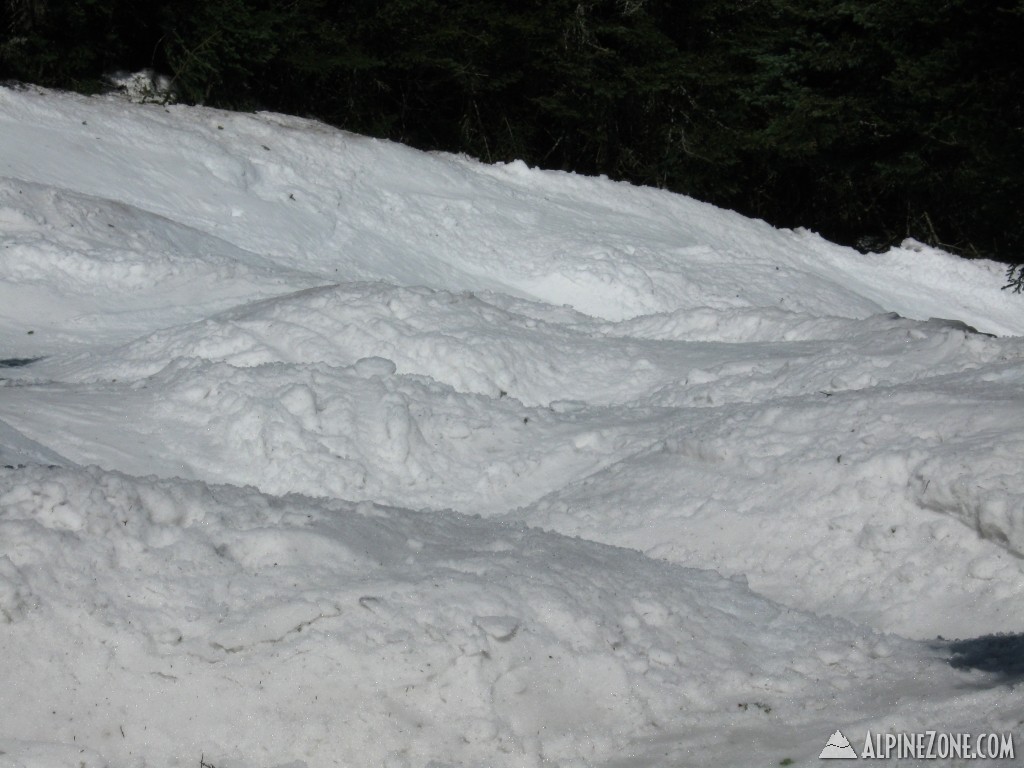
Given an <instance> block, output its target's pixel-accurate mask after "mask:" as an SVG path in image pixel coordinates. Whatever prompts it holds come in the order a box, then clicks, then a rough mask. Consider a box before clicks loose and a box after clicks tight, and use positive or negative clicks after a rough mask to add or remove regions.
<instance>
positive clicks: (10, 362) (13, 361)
mask: <svg viewBox="0 0 1024 768" xmlns="http://www.w3.org/2000/svg"><path fill="white" fill-rule="evenodd" d="M42 359H43V358H41V357H6V358H3V359H0V368H22V367H24V366H26V365H31V364H32V363H34V362H36V361H37V360H42Z"/></svg>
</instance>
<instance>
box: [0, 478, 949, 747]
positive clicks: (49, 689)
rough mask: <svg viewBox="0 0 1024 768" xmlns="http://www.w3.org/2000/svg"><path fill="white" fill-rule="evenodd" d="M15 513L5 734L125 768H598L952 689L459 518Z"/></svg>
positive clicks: (745, 609)
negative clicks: (150, 710)
mask: <svg viewBox="0 0 1024 768" xmlns="http://www.w3.org/2000/svg"><path fill="white" fill-rule="evenodd" d="M0 510H2V513H0V628H2V629H3V631H2V632H0V653H2V655H3V657H4V658H7V659H12V658H17V659H20V660H21V662H22V663H20V664H19V665H18V666H17V667H16V668H11V669H9V670H8V672H7V673H6V676H7V680H6V684H5V685H4V686H3V687H2V688H0V702H2V706H3V709H4V711H5V712H6V713H7V714H6V715H5V729H6V730H8V732H15V733H20V734H22V735H23V737H25V738H26V739H40V738H45V739H46V740H48V741H50V742H54V743H61V744H65V745H67V744H70V743H72V742H75V743H76V744H79V745H82V747H83V748H87V749H89V750H92V751H94V752H95V753H97V754H102V755H104V756H105V757H106V758H107V759H111V760H117V761H123V760H129V758H130V756H132V755H136V756H141V757H142V758H143V759H144V760H145V761H146V762H147V763H148V764H153V763H157V764H184V763H191V762H194V761H196V760H198V759H199V755H201V754H203V755H205V756H206V757H207V758H208V759H209V761H210V762H214V763H215V764H218V765H220V764H221V762H222V759H225V760H229V761H237V764H239V765H242V764H246V765H279V764H282V763H285V762H288V761H302V762H303V763H308V764H310V765H325V764H327V763H328V762H329V760H330V759H332V758H336V757H337V756H338V755H358V756H359V762H360V763H361V764H365V765H415V766H422V765H426V764H429V761H430V760H432V759H433V760H439V761H441V762H443V763H444V764H451V762H452V761H455V762H456V763H458V764H482V763H487V764H489V765H507V766H513V765H514V766H525V765H529V766H540V765H542V764H543V765H563V764H564V765H582V764H597V763H601V762H603V761H606V760H609V759H611V758H614V757H616V756H619V755H622V754H624V753H627V752H629V751H632V750H634V749H637V748H643V746H644V743H645V742H646V741H648V740H652V739H664V738H665V737H666V736H667V735H668V734H672V733H678V732H681V731H683V730H685V729H686V728H687V727H689V726H690V725H691V724H692V723H693V722H695V721H696V720H700V721H701V722H703V723H705V724H707V723H714V724H715V725H716V726H719V727H722V728H728V727H730V726H741V727H744V728H752V729H754V730H755V731H756V730H758V729H761V730H769V729H772V728H777V727H779V722H780V721H781V722H784V723H786V726H787V727H788V728H791V729H793V731H794V732H798V731H799V724H800V723H801V722H802V721H806V720H807V719H812V720H814V721H815V722H816V721H818V720H820V719H821V718H822V717H823V715H827V714H829V713H828V712H825V713H822V712H820V711H808V710H806V709H805V708H804V706H803V705H801V704H800V703H799V702H801V701H804V700H806V698H807V697H808V696H809V695H812V693H813V695H814V696H816V697H819V698H820V699H821V700H823V701H827V700H828V699H829V698H830V697H829V695H827V694H826V693H825V692H824V690H823V689H825V690H831V691H834V692H835V693H836V694H838V693H840V692H842V691H843V690H844V689H845V688H846V687H847V686H848V685H849V681H851V680H854V679H863V678H864V676H865V675H868V676H870V678H871V679H872V680H873V682H872V683H870V684H869V685H868V687H869V688H871V687H873V688H876V689H881V688H882V687H883V686H885V687H893V686H897V685H900V684H902V682H904V681H907V680H911V679H914V678H919V679H931V680H933V681H940V680H942V679H944V678H945V677H949V676H953V675H955V674H957V673H954V672H953V671H952V670H950V669H949V668H948V666H946V665H945V664H943V663H942V662H941V660H938V659H929V657H928V654H924V653H921V651H919V650H917V649H915V648H914V646H912V645H910V644H908V643H906V642H904V641H899V640H894V639H891V638H883V637H881V636H876V635H873V634H871V633H868V632H865V631H863V630H859V629H856V628H855V627H853V626H852V625H848V624H844V623H841V622H835V621H830V620H821V619H816V618H814V617H811V616H808V615H805V614H800V613H796V612H793V611H787V610H784V609H780V608H778V607H776V606H775V605H773V604H771V603H769V602H767V601H765V600H764V599H762V598H759V597H757V596H755V595H753V594H752V593H751V592H750V591H749V590H748V589H747V588H746V587H745V586H744V585H742V584H741V583H738V582H737V581H734V580H728V579H723V578H722V577H720V576H718V575H717V574H713V573H709V572H705V571H697V570H693V569H686V568H680V567H677V566H673V565H669V564H666V563H659V562H655V561H652V560H649V559H647V558H644V557H643V556H641V555H640V554H638V553H636V552H631V551H627V550H621V549H614V548H610V547H604V546H600V545H596V544H592V543H588V542H583V541H578V540H572V539H567V538H563V537H560V536H556V535H552V534H544V533H541V532H539V531H536V530H530V529H526V528H522V527H519V526H515V525H507V524H501V523H495V522H490V521H486V520H480V519H473V518H468V517H464V516H458V515H450V514H443V513H433V514H429V515H425V514H417V513H414V512H410V511H407V510H402V509H396V508H389V507H383V506H380V505H377V504H370V503H364V504H359V505H353V504H350V503H346V502H341V501H323V500H322V501H315V500H311V499H308V498H302V497H297V496H289V497H268V496H264V495H261V494H258V493H256V492H254V491H252V490H248V489H244V488H238V487H227V486H219V487H217V486H213V487H211V486H206V485H201V484H196V483H182V482H173V483H172V482H166V481H156V480H152V479H150V480H146V479H136V478H131V477H128V476H124V475H120V474H116V473H109V472H103V471H100V470H98V469H95V468H92V469H86V470H75V469H59V468H54V469H46V468H43V467H30V468H26V469H23V470H16V471H11V470H0ZM29 687H31V691H32V694H31V695H30V696H26V695H25V693H26V692H27V691H28V689H29ZM153 700H159V702H160V712H161V716H160V718H158V719H152V718H148V717H146V716H145V712H146V706H147V702H150V701H153ZM751 701H756V702H758V705H757V706H758V707H759V708H760V709H761V711H762V712H765V713H766V712H769V711H770V712H773V713H775V714H776V716H775V717H774V718H771V719H769V718H767V717H762V718H761V721H760V722H759V721H758V719H757V718H755V717H752V716H751V715H749V714H748V713H746V712H745V711H744V708H742V707H737V703H738V702H740V703H743V702H751ZM87 702H95V703H96V706H88V707H86V706H85V704H86V703H87ZM831 714H832V715H834V716H838V712H832V713H831ZM844 714H845V715H846V716H847V717H848V716H849V714H850V713H849V712H846V713H844ZM268 722H275V723H276V724H277V726H276V727H275V728H268V727H267V723H268ZM573 760H575V761H576V762H572V761H573ZM564 761H569V762H564ZM581 761H582V762H581ZM85 762H86V763H87V764H88V759H86V760H85ZM698 762H700V763H702V764H707V763H708V760H704V759H702V760H699V761H698ZM95 764H97V765H103V764H105V763H101V762H99V761H98V760H97V761H95Z"/></svg>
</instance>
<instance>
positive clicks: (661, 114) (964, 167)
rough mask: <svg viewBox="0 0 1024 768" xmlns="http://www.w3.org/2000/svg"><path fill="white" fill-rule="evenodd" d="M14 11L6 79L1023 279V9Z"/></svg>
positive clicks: (819, 1)
mask: <svg viewBox="0 0 1024 768" xmlns="http://www.w3.org/2000/svg"><path fill="white" fill-rule="evenodd" d="M2 2H3V14H4V16H5V18H3V19H2V28H0V29H2V33H3V37H2V38H0V80H3V81H5V82H10V81H17V82H23V83H33V84H39V85H43V86H49V87H56V88H64V89H72V90H77V91H81V92H85V93H95V92H99V91H102V90H103V89H104V88H107V87H109V84H108V82H107V81H106V80H105V75H107V74H109V73H111V72H113V71H116V70H126V71H135V70H138V69H143V68H152V69H153V70H155V71H157V72H160V73H163V74H165V75H166V76H167V77H169V78H170V79H171V80H172V82H173V87H174V91H175V93H176V98H177V99H178V100H180V101H183V102H187V103H193V104H205V105H208V106H215V107H222V108H229V109H239V110H257V109H263V110H274V111H280V112H286V113H291V114H297V115H304V116H309V117H315V118H317V119H320V120H323V121H324V122H327V123H329V124H331V125H334V126H338V127H340V128H344V129H347V130H351V131H355V132H358V133H362V134H367V135H371V136H377V137H382V138H388V139H393V140H397V141H401V142H404V143H407V144H410V145H412V146H415V147H418V148H422V149H431V150H445V151H452V152H463V153H466V154H469V155H471V156H474V157H477V158H480V159H482V160H485V161H508V160H513V159H522V160H525V161H526V162H528V163H529V164H531V165H535V166H540V167H543V168H553V169H563V170H571V171H575V172H579V173H586V174H605V175H607V176H609V177H610V178H613V179H621V180H627V181H630V182H633V183H636V184H645V185H652V186H657V187H661V188H665V189H668V190H672V191H675V192H680V193H684V194H687V195H692V196H694V197H696V198H699V199H701V200H705V201H708V202H711V203H714V204H716V205H719V206H723V207H727V208H731V209H734V210H737V211H739V212H741V213H743V214H746V215H748V216H755V217H758V218H762V219H765V220H767V221H768V222H770V223H772V224H774V225H776V226H781V227H805V228H808V229H812V230H815V231H817V232H820V233H821V234H822V235H824V236H826V237H828V238H829V239H832V240H834V241H836V242H840V243H843V244H847V245H852V246H854V247H857V248H859V249H861V250H864V251H869V250H884V249H885V248H887V247H889V246H890V245H893V244H896V243H899V242H901V241H902V240H904V239H905V238H907V237H912V238H915V239H917V240H919V241H922V242H925V243H927V244H930V245H934V246H938V247H942V248H945V249H947V250H950V251H952V252H954V253H958V254H961V255H964V256H967V257H985V258H992V259H996V260H999V261H1003V262H1006V263H1009V264H1017V263H1019V262H1021V261H1024V258H1022V256H1021V250H1022V247H1021V246H1022V244H1024V237H1022V232H1024V98H1022V93H1024V78H1022V67H1024V57H1022V56H1021V55H1020V53H1019V46H1020V40H1021V39H1024V0H939V1H938V2H936V0H927V1H926V0H515V1H513V0H448V1H447V2H445V1H442V0H348V1H341V2H334V1H331V0H291V1H290V2H281V1H280V0H202V1H201V2H200V0H175V1H173V2H140V1H139V0H2ZM1013 277H1014V274H1013V273H1011V279H1012V278H1013ZM1016 277H1017V278H1018V279H1019V278H1020V272H1019V271H1018V272H1017V273H1016Z"/></svg>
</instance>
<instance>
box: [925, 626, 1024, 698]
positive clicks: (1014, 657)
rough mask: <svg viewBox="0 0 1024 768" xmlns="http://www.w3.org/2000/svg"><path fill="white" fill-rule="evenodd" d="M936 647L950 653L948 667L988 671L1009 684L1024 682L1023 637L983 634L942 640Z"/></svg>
mask: <svg viewBox="0 0 1024 768" xmlns="http://www.w3.org/2000/svg"><path fill="white" fill-rule="evenodd" d="M935 647H936V648H939V649H944V650H947V651H949V652H950V657H949V665H950V666H951V667H953V668H954V669H962V670H978V671H979V672H987V673H988V674H990V675H994V676H995V677H996V678H997V680H998V682H1000V683H1004V684H1006V685H1014V684H1016V683H1018V682H1021V681H1022V680H1024V634H998V635H982V636H981V637H972V638H968V639H966V640H944V639H943V638H941V637H940V638H939V642H938V643H937V644H936V646H935Z"/></svg>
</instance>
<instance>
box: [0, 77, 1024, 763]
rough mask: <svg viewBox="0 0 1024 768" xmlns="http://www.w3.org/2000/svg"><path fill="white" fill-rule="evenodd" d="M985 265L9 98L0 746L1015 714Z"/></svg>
mask: <svg viewBox="0 0 1024 768" xmlns="http://www.w3.org/2000/svg"><path fill="white" fill-rule="evenodd" d="M1002 282H1003V275H1002V268H1001V267H1000V266H999V265H996V264H992V263H988V262H965V261H962V260H959V259H957V258H955V257H953V256H950V255H948V254H945V253H942V252H939V251H936V250H933V249H930V248H928V247H925V246H923V245H921V244H918V243H915V242H911V241H908V242H907V243H905V244H904V246H903V247H902V248H898V249H893V250H892V251H890V252H889V253H886V254H880V255H873V256H864V255H860V254H857V253H855V252H853V251H851V250H848V249H844V248H840V247H838V246H835V245H832V244H830V243H827V242H825V241H824V240H822V239H820V238H819V237H817V236H816V235H814V234H812V233H808V232H804V231H785V230H781V231H780V230H776V229H773V228H771V227H769V226H768V225H766V224H765V223H763V222H758V221H751V220H748V219H745V218H742V217H740V216H738V215H736V214H734V213H730V212H727V211H723V210H720V209H716V208H714V207H712V206H709V205H705V204H702V203H699V202H696V201H694V200H691V199H688V198H684V197H680V196H677V195H672V194H668V193H665V192H662V191H657V190H652V189H643V188H637V187H633V186H630V185H627V184H620V183H613V182H610V181H608V180H602V179H590V178H583V177H579V176H576V175H572V174H565V173H554V172H542V171H538V170H533V169H530V168H528V167H527V166H525V165H524V164H522V163H511V164H508V165H483V164H480V163H477V162H475V161H472V160H469V159H467V158H464V157H456V156H451V155H436V154H424V153H420V152H416V151H413V150H411V149H408V148H405V147H402V146H398V145H395V144H390V143H387V142H381V141H376V140H371V139H367V138H363V137H359V136H353V135H350V134H346V133H343V132H340V131H336V130H333V129H330V128H327V127H325V126H323V125H321V124H318V123H315V122H310V121H307V120H301V119H298V118H292V117H285V116H281V115H275V114H255V115H249V114H230V113H224V112H218V111H214V110H209V109H200V108H189V107H184V106H164V105H159V104H149V105H137V104H131V103H129V102H128V101H126V100H124V99H123V98H119V97H116V96H107V97H96V98H83V97H78V96H71V95H66V94H56V93H51V92H45V91H41V90H38V89H10V88H6V89H0V712H3V713H4V714H3V716H2V718H0V768H35V767H36V766H38V767H39V768H56V767H57V766H61V767H63V766H68V767H74V768H102V767H105V766H109V767H110V768H121V767H123V768H141V767H142V766H192V767H194V766H198V765H200V764H202V765H204V766H215V768H320V767H321V766H324V767H326V766H382V767H384V768H427V767H430V768H442V767H443V766H496V767H504V766H507V767H509V768H513V767H515V768H520V767H521V768H542V767H550V768H555V767H559V768H585V767H590V768H598V767H599V766H603V767H605V768H640V767H641V766H643V767H644V768H646V767H647V766H666V767H667V766H748V765H749V766H771V765H779V764H785V765H816V764H817V760H818V755H819V753H820V752H821V751H822V749H823V748H824V747H825V746H826V745H827V744H828V743H829V740H830V735H831V734H834V733H835V732H836V731H837V729H839V731H841V734H845V736H844V738H848V739H849V741H850V743H851V744H852V745H853V746H854V747H855V748H858V749H859V747H860V745H862V744H863V743H864V738H865V734H866V733H870V732H875V733H879V732H880V733H885V732H913V731H921V730H926V729H930V730H937V731H944V732H955V733H961V732H975V733H982V732H1008V733H1014V734H1019V733H1020V732H1021V729H1022V723H1024V718H1022V716H1021V712H1024V696H1022V694H1021V692H1020V691H1019V688H1018V687H1016V683H1018V682H1019V681H1020V679H1021V678H1022V677H1024V663H1022V662H1021V661H1020V656H1021V655H1022V653H1024V642H1021V637H1022V636H1021V635H1020V634H1019V633H1022V632H1024V567H1022V564H1024V486H1022V484H1021V482H1020V472H1021V467H1022V459H1024V407H1022V406H1024V340H1022V336H1024V299H1021V298H1020V297H1019V296H1014V295H1012V294H1010V293H1008V292H1005V291H1001V290H1000V288H1001V285H1002ZM943 638H945V639H943ZM951 638H960V639H961V640H960V642H952V641H951V640H950V639H951ZM1018 746H1019V748H1020V749H1022V750H1024V742H1021V743H1020V744H1019V745H1018ZM787 761H788V762H787Z"/></svg>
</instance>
